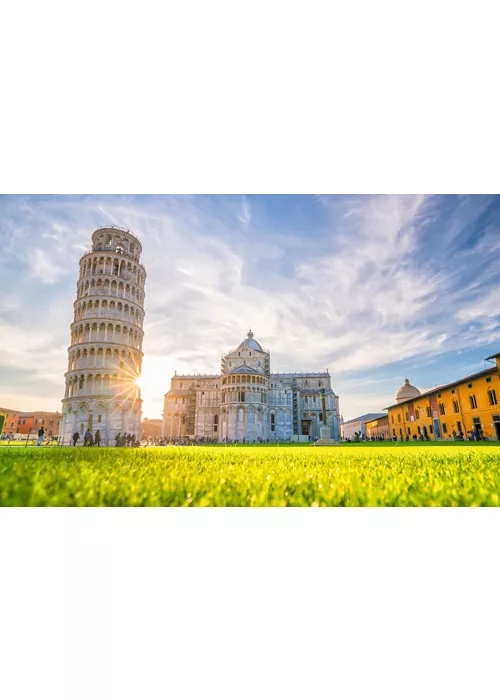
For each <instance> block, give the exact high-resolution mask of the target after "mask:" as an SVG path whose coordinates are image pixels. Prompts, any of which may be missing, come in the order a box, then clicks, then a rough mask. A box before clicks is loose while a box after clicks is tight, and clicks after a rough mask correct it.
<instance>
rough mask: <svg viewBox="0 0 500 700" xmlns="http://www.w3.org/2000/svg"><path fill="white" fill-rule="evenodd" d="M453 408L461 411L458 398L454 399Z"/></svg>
mask: <svg viewBox="0 0 500 700" xmlns="http://www.w3.org/2000/svg"><path fill="white" fill-rule="evenodd" d="M453 410H454V411H455V413H460V408H459V406H458V401H457V400H456V399H454V400H453Z"/></svg>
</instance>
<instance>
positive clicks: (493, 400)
mask: <svg viewBox="0 0 500 700" xmlns="http://www.w3.org/2000/svg"><path fill="white" fill-rule="evenodd" d="M488 398H489V400H490V404H491V406H496V405H497V394H496V391H495V389H490V390H489V391H488Z"/></svg>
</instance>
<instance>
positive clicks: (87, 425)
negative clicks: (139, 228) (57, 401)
mask: <svg viewBox="0 0 500 700" xmlns="http://www.w3.org/2000/svg"><path fill="white" fill-rule="evenodd" d="M141 252H142V246H141V244H140V242H139V240H138V238H137V237H136V236H135V235H134V234H133V233H131V232H130V231H127V230H126V229H123V228H119V227H117V226H105V227H103V228H99V229H97V231H94V233H93V234H92V248H91V249H90V250H89V251H87V252H86V253H85V254H84V255H83V256H82V258H81V260H80V276H79V279H78V285H77V297H76V301H75V303H74V319H73V323H72V324H71V344H70V346H69V349H68V355H69V359H68V371H67V372H66V375H65V377H66V391H65V394H64V399H63V401H62V404H63V409H62V422H61V430H60V437H61V440H64V444H68V443H69V442H70V440H71V437H72V435H73V434H74V433H75V432H78V433H79V434H80V443H81V442H82V441H83V435H84V433H85V431H86V430H87V429H89V430H90V431H91V432H92V433H93V434H94V435H95V433H96V431H97V430H99V432H100V434H101V442H102V444H103V445H114V444H115V437H116V435H117V434H118V433H122V434H124V433H127V434H133V435H135V436H136V438H138V439H139V438H140V434H141V405H142V400H141V392H140V388H139V387H138V385H137V379H138V377H139V376H140V374H141V366H142V354H143V353H142V339H143V336H144V333H143V330H142V329H143V322H144V284H145V281H146V270H145V268H144V265H143V264H142V263H141Z"/></svg>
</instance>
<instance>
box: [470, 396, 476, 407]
mask: <svg viewBox="0 0 500 700" xmlns="http://www.w3.org/2000/svg"><path fill="white" fill-rule="evenodd" d="M469 401H470V407H471V408H477V401H476V397H475V396H474V394H471V395H470V396H469Z"/></svg>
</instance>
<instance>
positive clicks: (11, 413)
mask: <svg viewBox="0 0 500 700" xmlns="http://www.w3.org/2000/svg"><path fill="white" fill-rule="evenodd" d="M20 414H21V411H18V410H17V409H15V408H1V407H0V415H2V416H4V417H5V422H4V425H3V429H2V430H3V432H4V433H17V424H18V422H19V416H20Z"/></svg>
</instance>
